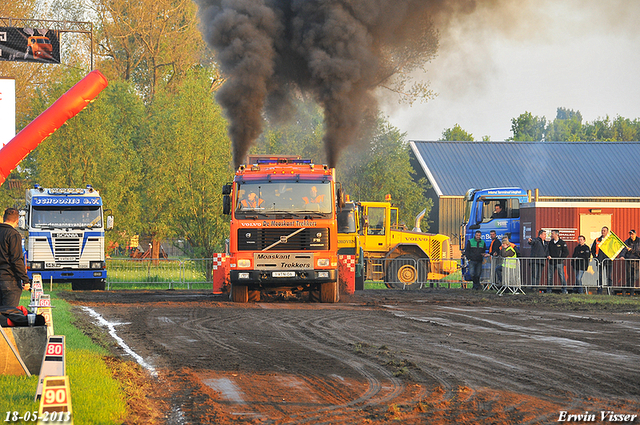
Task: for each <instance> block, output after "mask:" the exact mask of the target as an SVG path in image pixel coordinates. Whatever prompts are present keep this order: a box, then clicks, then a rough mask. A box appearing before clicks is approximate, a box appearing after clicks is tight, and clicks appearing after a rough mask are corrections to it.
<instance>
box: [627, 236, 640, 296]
mask: <svg viewBox="0 0 640 425" xmlns="http://www.w3.org/2000/svg"><path fill="white" fill-rule="evenodd" d="M624 244H625V245H626V246H627V252H626V253H625V254H624V259H625V263H626V264H627V286H629V287H631V288H634V287H635V284H636V281H637V280H638V269H639V268H640V267H639V266H640V239H638V237H637V235H636V231H635V230H633V229H631V230H630V231H629V239H627V240H626V241H624Z"/></svg>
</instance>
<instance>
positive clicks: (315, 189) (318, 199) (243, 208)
mask: <svg viewBox="0 0 640 425" xmlns="http://www.w3.org/2000/svg"><path fill="white" fill-rule="evenodd" d="M237 188H238V192H237V193H238V196H237V200H236V207H235V208H236V212H260V213H264V214H270V213H293V214H297V213H300V214H306V213H309V212H316V213H322V214H329V213H331V212H332V211H333V203H332V202H331V200H332V197H331V184H330V182H329V181H325V182H322V181H319V182H312V181H298V182H296V181H271V182H259V183H258V182H245V183H238V186H237Z"/></svg>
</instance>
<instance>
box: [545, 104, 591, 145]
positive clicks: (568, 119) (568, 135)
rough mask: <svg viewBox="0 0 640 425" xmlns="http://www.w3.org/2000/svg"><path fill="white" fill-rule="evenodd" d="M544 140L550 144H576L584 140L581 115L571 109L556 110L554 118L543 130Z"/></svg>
mask: <svg viewBox="0 0 640 425" xmlns="http://www.w3.org/2000/svg"><path fill="white" fill-rule="evenodd" d="M544 139H545V140H547V141H552V142H577V141H581V140H584V139H585V134H584V129H583V128H582V114H580V111H574V110H573V109H566V108H558V109H557V112H556V118H555V119H554V120H553V121H552V122H550V123H549V125H548V126H547V128H546V130H545V136H544Z"/></svg>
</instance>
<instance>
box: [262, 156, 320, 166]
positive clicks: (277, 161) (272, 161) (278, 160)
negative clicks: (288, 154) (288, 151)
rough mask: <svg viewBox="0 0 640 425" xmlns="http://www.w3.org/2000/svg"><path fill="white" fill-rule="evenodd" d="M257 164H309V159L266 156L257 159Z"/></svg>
mask: <svg viewBox="0 0 640 425" xmlns="http://www.w3.org/2000/svg"><path fill="white" fill-rule="evenodd" d="M257 164H258V165H260V164H311V160H310V159H288V158H268V159H259V160H258V161H257Z"/></svg>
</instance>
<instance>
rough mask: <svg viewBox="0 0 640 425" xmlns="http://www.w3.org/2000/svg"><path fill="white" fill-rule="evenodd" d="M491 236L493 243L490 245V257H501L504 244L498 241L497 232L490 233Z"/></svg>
mask: <svg viewBox="0 0 640 425" xmlns="http://www.w3.org/2000/svg"><path fill="white" fill-rule="evenodd" d="M489 236H490V237H491V243H490V244H489V255H490V256H492V257H496V256H498V255H500V247H501V246H502V242H500V240H499V239H498V235H497V234H496V231H495V230H491V231H489Z"/></svg>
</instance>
